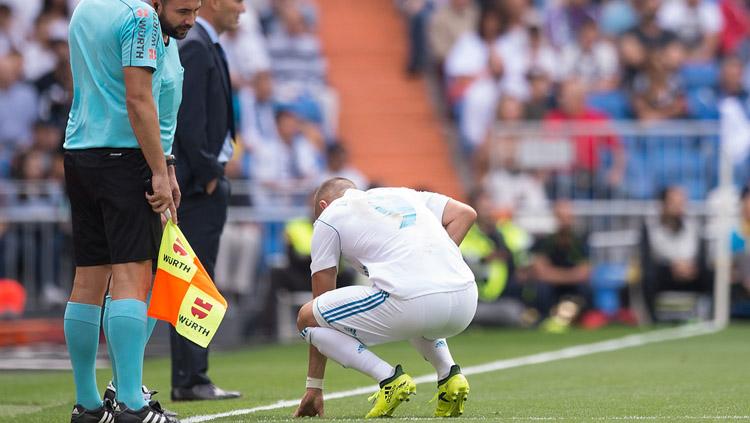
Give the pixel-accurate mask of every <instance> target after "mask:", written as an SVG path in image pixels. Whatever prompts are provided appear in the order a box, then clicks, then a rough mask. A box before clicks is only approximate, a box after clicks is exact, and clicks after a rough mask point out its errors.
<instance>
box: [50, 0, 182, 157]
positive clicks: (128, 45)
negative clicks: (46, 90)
mask: <svg viewBox="0 0 750 423" xmlns="http://www.w3.org/2000/svg"><path fill="white" fill-rule="evenodd" d="M69 38H70V39H69V44H70V64H71V68H72V71H73V105H72V108H71V110H70V116H69V118H68V127H67V129H66V132H65V144H64V147H65V148H66V149H68V150H78V149H85V148H103V147H109V148H140V146H139V145H138V141H137V140H136V138H135V134H134V133H133V129H132V127H131V126H130V121H129V120H128V110H127V106H126V104H125V79H124V72H123V68H125V67H130V66H137V67H145V68H150V69H151V70H152V71H153V79H152V81H153V85H152V88H153V94H154V100H155V101H156V104H157V107H158V106H159V105H160V103H159V94H160V91H161V82H162V67H163V62H164V58H165V55H166V54H165V53H166V49H165V46H164V40H163V38H162V33H161V26H160V25H159V17H158V16H157V15H156V12H155V11H154V9H153V8H152V7H151V6H150V5H148V4H146V3H144V2H142V1H141V0H83V1H81V3H80V4H79V5H78V7H76V9H75V11H74V12H73V16H72V17H71V20H70V37H69ZM162 144H164V141H162ZM170 148H171V142H170Z"/></svg>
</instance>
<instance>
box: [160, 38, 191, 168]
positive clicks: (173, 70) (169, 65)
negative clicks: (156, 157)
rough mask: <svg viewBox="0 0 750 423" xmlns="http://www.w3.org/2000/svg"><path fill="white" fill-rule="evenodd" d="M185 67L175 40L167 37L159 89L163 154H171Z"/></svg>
mask: <svg viewBox="0 0 750 423" xmlns="http://www.w3.org/2000/svg"><path fill="white" fill-rule="evenodd" d="M184 74H185V69H184V68H183V67H182V62H180V50H179V49H178V48H177V40H175V39H174V38H170V39H169V44H168V45H167V52H166V55H165V57H164V70H163V72H162V78H161V89H160V91H159V127H160V128H161V146H162V148H163V149H164V154H172V143H173V142H174V133H175V131H176V130H177V113H178V112H179V111H180V103H181V102H182V82H183V80H184V79H185V78H184Z"/></svg>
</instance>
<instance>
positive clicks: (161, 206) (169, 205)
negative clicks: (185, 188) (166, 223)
mask: <svg viewBox="0 0 750 423" xmlns="http://www.w3.org/2000/svg"><path fill="white" fill-rule="evenodd" d="M151 187H152V189H153V190H154V193H153V194H149V193H146V200H148V204H149V205H151V209H152V210H153V211H154V213H158V214H161V213H164V211H165V210H169V212H170V213H171V214H172V221H173V222H174V223H177V208H176V207H175V205H174V198H173V197H172V186H171V184H170V183H169V176H167V175H154V176H152V177H151Z"/></svg>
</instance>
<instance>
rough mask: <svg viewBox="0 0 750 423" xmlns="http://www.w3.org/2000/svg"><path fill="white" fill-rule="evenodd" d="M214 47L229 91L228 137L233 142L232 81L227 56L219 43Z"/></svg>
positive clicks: (234, 135)
mask: <svg viewBox="0 0 750 423" xmlns="http://www.w3.org/2000/svg"><path fill="white" fill-rule="evenodd" d="M214 46H215V47H216V51H218V52H219V57H221V63H222V64H223V65H224V66H223V67H224V69H223V72H224V78H225V80H226V82H227V87H226V88H227V89H228V90H229V96H228V98H227V107H228V111H229V135H230V136H231V137H232V140H233V141H234V140H235V138H236V133H235V128H234V101H233V100H232V81H231V79H229V63H228V62H227V54H226V52H225V51H224V48H223V47H222V46H221V43H214Z"/></svg>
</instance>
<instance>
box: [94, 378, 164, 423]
mask: <svg viewBox="0 0 750 423" xmlns="http://www.w3.org/2000/svg"><path fill="white" fill-rule="evenodd" d="M141 392H142V393H143V400H144V401H146V402H147V403H148V404H151V403H152V402H156V401H154V400H153V399H152V398H153V397H154V395H156V394H158V393H159V391H152V390H150V389H148V388H147V387H146V385H143V386H141ZM116 396H117V390H116V389H115V385H114V384H113V383H112V381H109V384H107V389H106V390H105V391H104V395H103V398H104V400H105V401H109V402H110V404H117V400H116ZM160 407H161V406H160ZM113 408H114V407H113ZM162 412H163V413H164V415H165V416H167V417H177V413H175V412H174V411H171V410H168V409H166V408H164V409H162Z"/></svg>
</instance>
